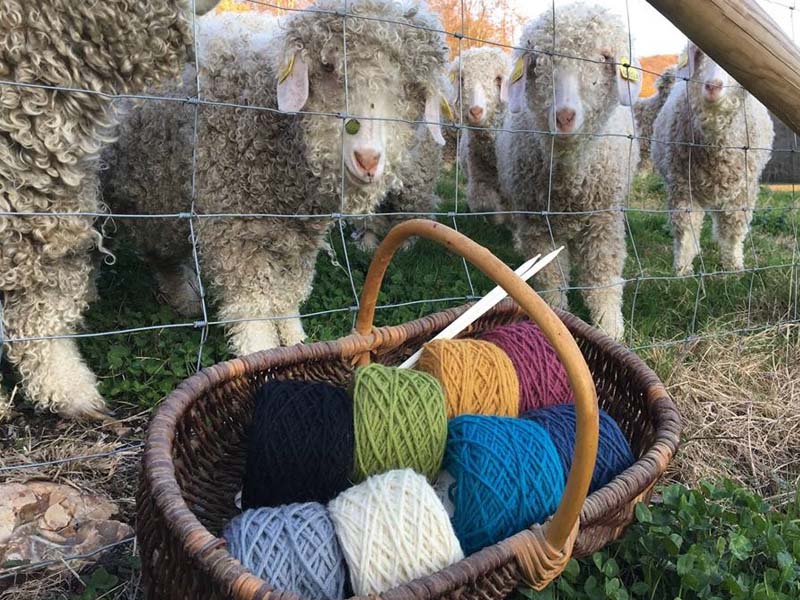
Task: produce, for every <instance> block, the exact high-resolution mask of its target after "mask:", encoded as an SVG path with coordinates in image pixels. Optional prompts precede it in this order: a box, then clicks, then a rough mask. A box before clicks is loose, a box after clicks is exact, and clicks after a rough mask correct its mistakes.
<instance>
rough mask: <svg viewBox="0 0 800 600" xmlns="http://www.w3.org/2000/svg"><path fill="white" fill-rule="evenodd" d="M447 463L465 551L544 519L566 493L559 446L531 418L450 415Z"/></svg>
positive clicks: (455, 517)
mask: <svg viewBox="0 0 800 600" xmlns="http://www.w3.org/2000/svg"><path fill="white" fill-rule="evenodd" d="M443 466H444V468H445V469H446V470H447V471H448V472H449V473H450V474H451V475H452V476H453V478H454V479H455V483H453V484H452V485H451V486H450V489H449V491H448V493H449V495H450V499H451V500H452V502H453V506H454V509H455V510H454V513H453V517H452V522H453V528H454V529H455V532H456V536H458V540H459V541H460V542H461V547H462V548H463V549H464V552H465V554H472V553H473V552H476V551H478V550H480V549H481V548H483V547H485V546H489V545H491V544H494V543H496V542H499V541H501V540H503V539H505V538H507V537H508V536H510V535H513V534H514V533H517V532H518V531H521V530H522V529H525V528H526V527H530V526H531V525H533V524H534V523H542V522H543V521H544V520H545V519H547V517H549V516H550V515H551V514H553V513H554V512H555V510H556V508H557V507H558V504H559V502H560V501H561V496H562V494H563V493H564V469H563V468H562V466H561V461H560V460H559V457H558V453H557V451H556V448H555V446H554V445H553V442H552V440H551V439H550V436H549V435H548V434H547V431H545V430H544V428H543V427H541V426H540V425H539V424H537V423H535V422H533V421H526V420H523V419H516V418H513V417H496V416H483V415H461V416H458V417H456V418H455V419H451V420H450V423H449V425H448V434H447V449H446V450H445V457H444V465H443Z"/></svg>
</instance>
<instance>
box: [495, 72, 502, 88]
mask: <svg viewBox="0 0 800 600" xmlns="http://www.w3.org/2000/svg"><path fill="white" fill-rule="evenodd" d="M494 84H495V86H497V87H498V88H499V87H502V85H503V78H502V77H501V76H500V75H498V76H497V77H495V78H494Z"/></svg>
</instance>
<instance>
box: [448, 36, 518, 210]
mask: <svg viewBox="0 0 800 600" xmlns="http://www.w3.org/2000/svg"><path fill="white" fill-rule="evenodd" d="M459 73H460V81H461V93H460V94H459V98H458V100H457V101H456V103H455V105H456V109H457V110H459V109H460V111H461V123H463V124H464V125H466V126H467V128H465V129H464V130H463V133H462V140H461V147H460V148H459V153H460V157H459V158H460V160H461V164H462V165H463V167H464V171H465V173H466V176H467V202H468V203H469V207H470V210H472V211H473V212H475V211H498V210H504V208H505V207H504V206H503V203H502V202H501V199H500V183H499V181H498V179H497V157H496V153H495V140H496V138H497V129H499V128H500V127H501V126H502V124H503V118H504V116H505V108H506V107H505V103H504V102H502V101H501V100H500V86H501V84H502V82H503V79H505V77H506V76H507V74H508V56H506V53H505V52H503V51H502V50H500V49H499V48H492V47H480V48H470V49H468V50H464V51H463V52H462V53H461V56H460V57H457V58H456V59H455V60H454V61H453V64H452V66H451V67H450V79H451V81H453V82H454V84H455V85H456V86H457V85H458V82H459ZM475 86H480V88H481V90H482V92H483V95H484V98H485V106H486V108H485V110H484V114H483V117H482V121H481V122H480V124H473V123H471V122H470V120H469V113H468V111H469V109H470V103H471V100H470V97H471V95H472V93H473V90H474V89H475ZM497 220H498V221H499V220H501V219H497Z"/></svg>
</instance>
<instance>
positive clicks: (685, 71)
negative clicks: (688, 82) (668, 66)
mask: <svg viewBox="0 0 800 600" xmlns="http://www.w3.org/2000/svg"><path fill="white" fill-rule="evenodd" d="M696 50H697V46H695V45H694V43H692V42H689V43H688V44H687V45H686V50H684V51H683V52H682V53H681V55H680V56H679V57H678V70H677V71H676V72H675V77H676V78H678V79H691V78H692V77H693V76H694V55H695V51H696Z"/></svg>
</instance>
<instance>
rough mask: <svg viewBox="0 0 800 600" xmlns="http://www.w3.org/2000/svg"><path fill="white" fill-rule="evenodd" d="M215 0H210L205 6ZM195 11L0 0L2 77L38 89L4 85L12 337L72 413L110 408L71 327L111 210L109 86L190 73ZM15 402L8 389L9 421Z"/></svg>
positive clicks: (1, 271)
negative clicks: (105, 157)
mask: <svg viewBox="0 0 800 600" xmlns="http://www.w3.org/2000/svg"><path fill="white" fill-rule="evenodd" d="M214 4H216V2H215V1H213V0H208V1H207V0H202V1H200V0H198V2H197V9H198V12H200V13H202V12H205V11H207V10H209V9H210V8H212V7H213V5H214ZM188 13H189V6H188V1H187V0H151V1H149V2H147V3H141V4H140V3H132V2H129V1H128V0H105V1H104V2H73V1H71V0H37V1H36V2H31V1H30V0H3V2H2V3H0V78H2V79H5V80H11V81H14V82H18V83H21V84H30V86H31V87H20V86H15V85H2V86H0V212H1V213H2V214H0V295H2V302H3V305H4V306H3V307H4V311H3V320H4V324H5V331H6V335H7V336H8V338H10V339H11V340H19V341H12V342H9V343H7V349H8V352H7V355H8V358H9V360H10V361H11V362H12V363H13V364H14V365H15V366H16V368H17V370H18V372H19V374H20V379H21V383H22V388H23V390H24V392H25V394H26V395H27V397H28V399H29V400H31V401H32V402H34V403H35V404H37V405H38V406H40V407H43V408H48V409H50V410H53V411H57V412H59V413H60V414H62V415H64V416H69V417H90V418H103V417H104V413H105V410H106V409H105V403H104V401H103V398H102V397H101V396H100V394H99V392H98V390H97V380H96V378H95V375H94V374H93V373H92V371H91V370H90V369H89V367H87V366H86V364H85V363H84V361H83V359H82V358H81V356H80V353H79V351H78V346H77V344H76V342H75V340H74V338H70V337H61V336H70V335H71V334H74V333H76V330H77V328H78V327H79V326H80V323H81V319H82V314H83V312H84V310H85V309H86V307H87V305H88V302H89V300H90V295H91V288H92V285H91V283H90V274H91V271H92V261H91V258H90V253H91V251H92V250H93V249H97V248H102V236H101V234H100V233H99V232H98V231H97V230H96V229H95V228H94V218H93V217H92V216H91V214H94V213H97V212H98V211H99V210H100V204H99V200H98V179H97V171H98V164H99V156H100V153H101V150H102V149H103V147H104V146H105V145H107V144H108V143H110V142H111V141H112V140H113V135H114V126H115V119H114V115H113V112H112V110H111V104H112V101H111V99H110V98H109V97H108V96H107V95H113V94H120V93H137V92H141V91H144V90H145V89H147V88H149V87H151V86H153V85H156V84H157V83H158V82H160V81H164V80H166V79H169V78H171V77H175V76H176V75H177V74H178V73H179V72H180V69H181V67H182V66H183V64H184V63H185V61H186V57H187V53H188V52H189V51H190V49H191V41H192V38H191V22H190V21H191V18H190V17H189V14H188ZM37 86H38V87H37ZM57 87H62V88H64V87H65V88H71V89H85V90H89V91H90V92H94V93H75V92H70V91H60V90H57V89H54V88H57ZM101 94H105V95H101ZM17 213H36V214H35V216H25V215H23V214H17ZM48 213H90V214H89V215H87V216H80V215H73V214H70V215H68V216H51V215H49V214H48ZM53 338H55V339H53ZM7 409H8V400H7V399H6V397H5V396H4V393H3V391H2V390H1V389H0V418H1V417H2V415H3V413H4V412H7Z"/></svg>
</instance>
